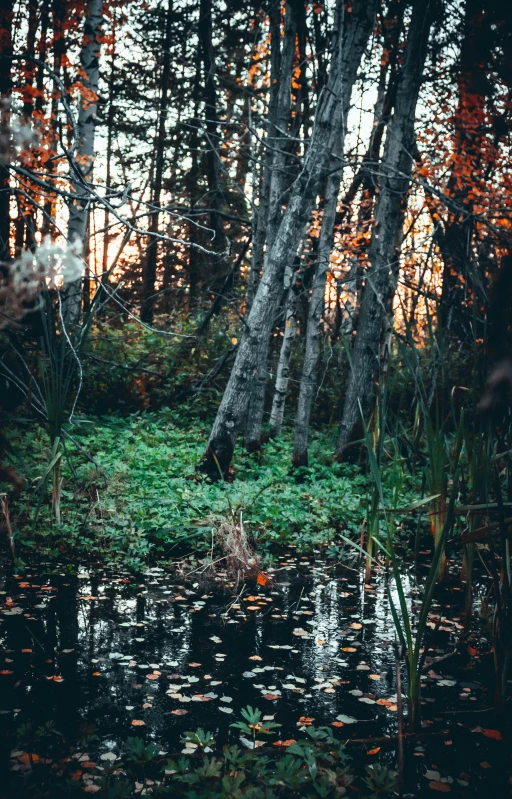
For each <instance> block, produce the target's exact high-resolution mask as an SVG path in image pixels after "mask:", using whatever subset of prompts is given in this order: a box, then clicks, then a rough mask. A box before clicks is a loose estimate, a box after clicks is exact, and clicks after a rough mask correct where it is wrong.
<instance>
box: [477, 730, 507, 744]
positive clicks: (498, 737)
mask: <svg viewBox="0 0 512 799" xmlns="http://www.w3.org/2000/svg"><path fill="white" fill-rule="evenodd" d="M482 732H483V734H484V735H485V737H486V738H494V740H495V741H502V740H503V736H502V734H501V732H500V731H499V730H487V729H486V730H482Z"/></svg>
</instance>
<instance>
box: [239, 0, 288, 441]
mask: <svg viewBox="0 0 512 799" xmlns="http://www.w3.org/2000/svg"><path fill="white" fill-rule="evenodd" d="M300 4H301V0H293V2H288V3H287V4H286V11H285V25H284V36H283V42H282V47H281V51H280V53H279V72H278V75H277V77H276V78H275V80H276V97H275V102H274V104H273V107H272V109H271V110H272V116H271V117H270V119H269V122H270V125H269V128H270V130H269V135H268V140H267V141H268V145H267V146H268V149H269V150H270V153H271V155H272V161H271V167H270V181H269V197H268V206H267V208H266V214H267V219H266V222H265V233H266V236H265V242H264V243H265V247H266V254H265V259H264V263H263V269H265V268H266V261H267V259H268V256H269V255H270V253H271V252H272V247H273V245H274V242H275V239H276V235H277V232H278V230H279V225H280V223H281V217H282V208H283V203H284V194H285V192H286V189H287V187H288V185H289V183H290V176H289V169H288V167H289V165H288V159H289V153H290V141H289V138H288V136H289V128H290V112H291V99H292V96H291V87H292V71H293V62H294V56H295V39H296V36H297V17H298V6H299V5H300ZM276 6H277V10H278V11H279V6H278V4H277V3H276ZM278 23H279V20H278ZM274 37H275V39H276V42H275V43H274V42H273V45H274V44H276V46H277V47H279V39H280V26H279V24H278V27H277V30H274ZM278 37H279V38H278ZM273 99H274V98H272V97H271V105H272V100H273ZM287 268H288V270H289V269H290V268H291V264H289V265H288V267H287ZM267 372H268V367H267V361H266V359H265V360H262V361H261V362H260V363H259V364H258V370H257V374H256V376H255V379H254V384H253V387H252V391H251V397H250V400H249V407H248V417H247V426H246V431H245V438H246V445H247V449H248V450H250V451H251V450H256V449H258V448H259V446H260V436H261V427H262V423H263V413H264V409H265V387H266V383H267Z"/></svg>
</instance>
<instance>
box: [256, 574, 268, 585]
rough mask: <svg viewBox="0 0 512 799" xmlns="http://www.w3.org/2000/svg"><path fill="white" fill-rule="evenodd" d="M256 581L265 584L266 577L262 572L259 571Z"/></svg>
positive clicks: (266, 581)
mask: <svg viewBox="0 0 512 799" xmlns="http://www.w3.org/2000/svg"><path fill="white" fill-rule="evenodd" d="M256 582H257V583H258V585H266V584H267V583H268V577H267V576H266V575H265V574H263V572H260V573H259V574H258V576H257V578H256Z"/></svg>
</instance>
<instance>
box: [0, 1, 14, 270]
mask: <svg viewBox="0 0 512 799" xmlns="http://www.w3.org/2000/svg"><path fill="white" fill-rule="evenodd" d="M13 10H14V3H13V0H7V2H5V3H4V4H2V7H1V9H0V104H1V105H0V138H1V141H0V148H1V150H2V151H3V150H5V152H1V153H0V155H1V156H3V157H0V264H1V262H2V261H9V260H10V252H9V235H10V216H9V205H10V201H11V190H10V175H9V169H8V167H7V165H6V164H5V163H4V159H5V157H6V155H7V153H8V150H9V127H10V102H11V92H12V77H11V65H12V61H11V56H12V53H13V44H12V23H13Z"/></svg>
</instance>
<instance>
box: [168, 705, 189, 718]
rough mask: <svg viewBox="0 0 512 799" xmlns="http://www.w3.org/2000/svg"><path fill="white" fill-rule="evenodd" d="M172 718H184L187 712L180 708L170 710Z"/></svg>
mask: <svg viewBox="0 0 512 799" xmlns="http://www.w3.org/2000/svg"><path fill="white" fill-rule="evenodd" d="M171 713H172V714H173V716H185V715H186V714H187V713H188V710H184V709H183V708H181V707H178V708H176V710H171Z"/></svg>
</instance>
